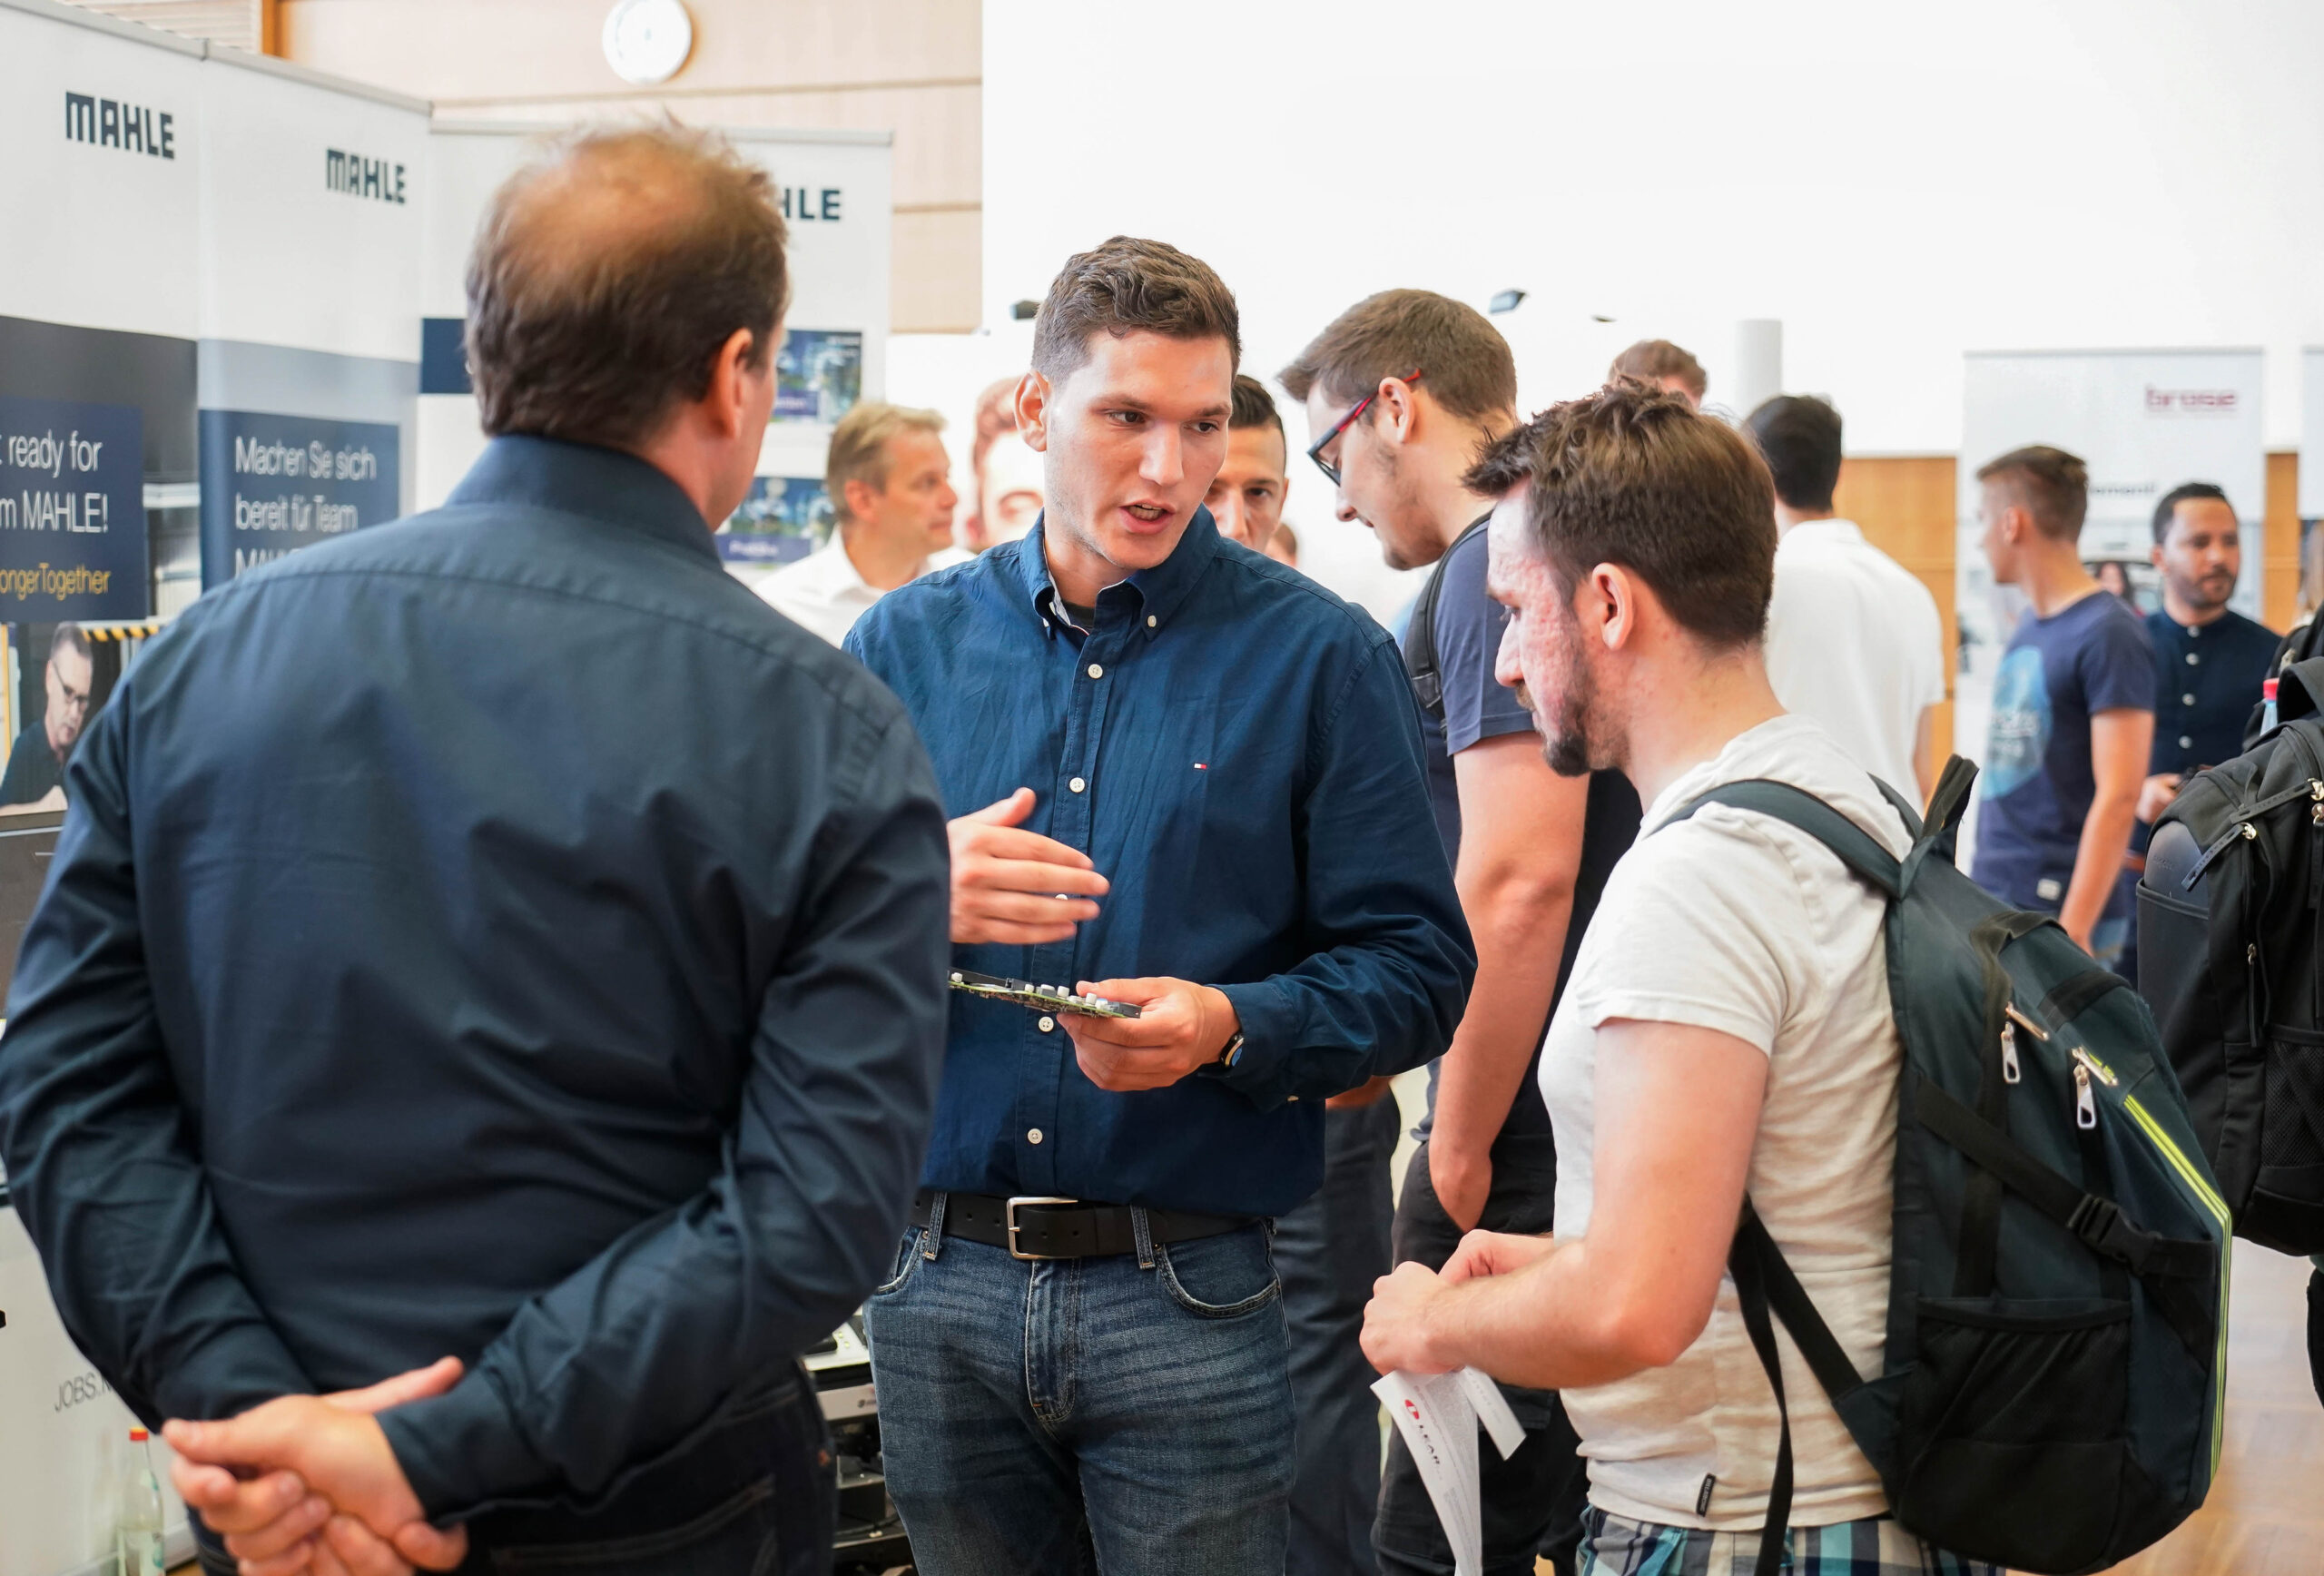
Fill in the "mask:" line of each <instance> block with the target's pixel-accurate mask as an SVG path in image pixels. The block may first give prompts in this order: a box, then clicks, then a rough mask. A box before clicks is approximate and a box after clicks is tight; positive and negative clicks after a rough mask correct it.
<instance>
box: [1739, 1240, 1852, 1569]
mask: <svg viewBox="0 0 2324 1576" xmlns="http://www.w3.org/2000/svg"><path fill="white" fill-rule="evenodd" d="M1727 1268H1728V1274H1729V1275H1731V1276H1734V1277H1735V1297H1736V1301H1737V1303H1738V1305H1740V1307H1741V1310H1742V1314H1743V1328H1744V1331H1745V1333H1746V1334H1748V1335H1749V1336H1750V1337H1751V1349H1752V1350H1753V1351H1755V1352H1757V1353H1758V1357H1759V1366H1760V1368H1761V1369H1762V1370H1763V1371H1764V1372H1765V1373H1766V1374H1767V1376H1768V1384H1771V1385H1773V1386H1774V1387H1775V1393H1776V1415H1777V1418H1778V1419H1779V1420H1780V1423H1779V1426H1780V1427H1781V1429H1782V1433H1781V1434H1780V1436H1779V1438H1778V1442H1777V1447H1776V1475H1775V1481H1774V1482H1773V1483H1771V1484H1770V1485H1769V1487H1768V1516H1767V1521H1766V1522H1765V1523H1764V1524H1763V1525H1762V1527H1761V1529H1760V1532H1759V1552H1758V1560H1757V1561H1756V1562H1755V1563H1754V1564H1753V1567H1752V1576H1777V1573H1778V1572H1779V1571H1781V1570H1782V1568H1783V1565H1784V1563H1785V1560H1784V1532H1785V1531H1786V1530H1787V1528H1788V1527H1789V1526H1790V1525H1791V1489H1792V1463H1791V1404H1790V1402H1789V1401H1788V1400H1787V1398H1786V1396H1785V1395H1784V1391H1783V1360H1782V1358H1781V1356H1780V1355H1779V1354H1777V1350H1776V1333H1775V1326H1774V1325H1773V1324H1772V1323H1771V1322H1770V1321H1769V1319H1768V1313H1769V1312H1770V1311H1772V1312H1773V1313H1774V1315H1775V1316H1776V1318H1777V1319H1780V1320H1782V1321H1783V1326H1784V1328H1785V1329H1787V1330H1788V1331H1790V1332H1791V1338H1792V1343H1793V1345H1797V1347H1798V1348H1799V1354H1800V1355H1801V1356H1803V1357H1805V1358H1807V1366H1808V1370H1809V1371H1810V1372H1811V1373H1813V1374H1815V1375H1816V1382H1817V1384H1820V1385H1822V1386H1823V1389H1824V1394H1826V1395H1827V1396H1829V1397H1830V1398H1831V1400H1832V1402H1833V1403H1834V1404H1835V1405H1836V1406H1837V1404H1838V1403H1839V1402H1840V1400H1841V1399H1842V1398H1843V1397H1844V1396H1846V1395H1847V1394H1850V1393H1851V1392H1853V1391H1856V1390H1858V1389H1861V1388H1862V1387H1863V1385H1864V1377H1863V1375H1861V1374H1858V1373H1857V1372H1856V1365H1855V1364H1853V1363H1851V1362H1849V1361H1848V1354H1847V1353H1846V1350H1844V1349H1843V1348H1842V1347H1841V1345H1840V1343H1839V1339H1838V1337H1837V1336H1836V1335H1833V1334H1832V1328H1831V1326H1830V1325H1827V1324H1826V1323H1825V1322H1824V1316H1823V1315H1821V1314H1819V1313H1817V1311H1816V1305H1815V1303H1814V1302H1812V1301H1810V1300H1809V1298H1808V1295H1807V1288H1806V1287H1805V1286H1802V1285H1800V1284H1799V1277H1798V1276H1796V1275H1794V1274H1792V1273H1791V1266H1789V1265H1788V1264H1786V1263H1785V1262H1784V1257H1783V1251H1782V1249H1780V1248H1778V1247H1777V1246H1776V1239H1775V1238H1774V1237H1772V1236H1768V1228H1767V1226H1766V1225H1765V1224H1764V1223H1763V1222H1762V1221H1761V1220H1760V1219H1759V1214H1758V1210H1756V1209H1754V1208H1752V1207H1751V1200H1750V1199H1749V1198H1748V1197H1746V1198H1745V1199H1744V1200H1743V1216H1742V1218H1741V1220H1739V1221H1738V1223H1737V1225H1736V1227H1735V1242H1734V1245H1733V1246H1731V1247H1729V1248H1728V1253H1727ZM1840 1421H1841V1422H1842V1423H1847V1414H1846V1413H1845V1412H1843V1413H1841V1416H1840ZM1849 1426H1850V1428H1851V1430H1853V1425H1852V1424H1850V1425H1849ZM1858 1447H1859V1448H1862V1442H1861V1441H1859V1442H1858ZM1868 1453H1869V1452H1867V1454H1868Z"/></svg>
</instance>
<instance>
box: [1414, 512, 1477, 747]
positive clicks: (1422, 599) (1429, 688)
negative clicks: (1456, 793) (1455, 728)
mask: <svg viewBox="0 0 2324 1576" xmlns="http://www.w3.org/2000/svg"><path fill="white" fill-rule="evenodd" d="M1491 523H1492V517H1491V516H1487V517H1485V518H1484V519H1482V520H1479V521H1477V522H1476V523H1475V524H1474V525H1472V526H1471V527H1469V528H1468V529H1467V530H1465V531H1462V533H1461V534H1460V535H1459V536H1457V537H1453V538H1452V546H1451V547H1447V548H1445V549H1444V556H1443V557H1441V558H1439V559H1437V560H1436V567H1435V568H1434V569H1433V570H1431V571H1430V572H1429V576H1428V584H1427V585H1425V586H1422V587H1421V590H1420V595H1419V596H1417V597H1415V598H1414V599H1413V616H1412V617H1411V618H1409V619H1407V620H1406V621H1405V623H1404V646H1403V650H1404V671H1405V672H1406V673H1407V674H1410V675H1412V681H1413V699H1414V700H1416V701H1418V702H1419V703H1420V709H1421V710H1422V711H1423V712H1426V713H1427V714H1429V715H1430V716H1432V717H1433V718H1435V719H1436V724H1437V726H1439V727H1443V725H1444V675H1443V672H1442V671H1441V670H1440V669H1439V668H1438V667H1437V665H1436V600H1437V598H1438V597H1439V596H1443V594H1444V574H1445V571H1446V570H1448V569H1450V568H1451V567H1452V555H1453V554H1455V553H1457V552H1459V551H1460V550H1461V546H1462V543H1464V542H1466V541H1467V540H1468V539H1469V538H1470V537H1473V536H1475V535H1476V534H1477V533H1478V532H1479V531H1482V530H1483V529H1484V528H1485V527H1486V526H1488V525H1490V524H1491Z"/></svg>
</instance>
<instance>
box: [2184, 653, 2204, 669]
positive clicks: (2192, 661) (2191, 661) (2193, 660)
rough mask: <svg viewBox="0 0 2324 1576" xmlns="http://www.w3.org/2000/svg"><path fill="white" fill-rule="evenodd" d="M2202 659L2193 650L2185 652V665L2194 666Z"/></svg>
mask: <svg viewBox="0 0 2324 1576" xmlns="http://www.w3.org/2000/svg"><path fill="white" fill-rule="evenodd" d="M2202 660H2203V659H2202V658H2201V657H2200V656H2197V655H2195V654H2194V653H2193V652H2189V653H2188V654H2187V665H2188V666H2189V667H2192V666H2194V665H2196V664H2197V663H2199V662H2201V661H2202Z"/></svg>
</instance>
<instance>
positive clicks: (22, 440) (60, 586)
mask: <svg viewBox="0 0 2324 1576" xmlns="http://www.w3.org/2000/svg"><path fill="white" fill-rule="evenodd" d="M143 425H144V424H143V417H141V416H140V414H139V413H138V411H137V409H136V408H135V407H134V406H128V405H91V404H83V403H77V402H74V401H68V400H61V399H8V398H0V618H15V617H25V616H32V617H44V618H82V619H122V618H143V617H144V616H145V615H146V614H147V613H148V612H149V611H150V600H151V596H152V591H151V581H150V579H149V576H148V574H147V565H146V557H145V555H146V527H145V504H144V460H143V440H144V431H143Z"/></svg>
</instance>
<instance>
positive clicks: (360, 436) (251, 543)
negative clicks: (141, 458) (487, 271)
mask: <svg viewBox="0 0 2324 1576" xmlns="http://www.w3.org/2000/svg"><path fill="white" fill-rule="evenodd" d="M201 128H202V129H201V137H202V251H201V257H202V267H201V283H202V319H201V321H202V333H201V339H202V355H201V402H202V429H201V441H202V587H203V588H204V589H207V588H208V587H210V586H218V585H222V584H223V583H225V582H226V581H228V580H230V579H231V578H233V576H236V575H238V574H241V573H242V572H243V571H244V570H246V569H249V568H251V567H252V566H256V565H259V564H263V563H266V562H269V561H270V560H272V559H275V558H279V557H282V556H283V555H284V554H285V553H289V552H293V551H296V550H297V549H298V548H300V547H310V546H312V545H313V544H315V543H317V542H322V541H328V540H330V538H331V537H335V536H340V535H342V534H344V533H346V532H348V531H351V530H357V529H359V528H360V527H364V526H370V525H379V524H382V523H384V522H385V521H388V520H390V519H393V518H395V517H397V516H398V515H399V514H401V513H403V512H405V511H404V505H405V501H406V500H407V499H409V498H410V497H412V496H413V491H414V487H413V480H414V474H415V466H416V460H415V458H414V457H415V455H416V452H417V448H418V445H417V437H418V433H417V421H418V415H419V406H418V401H419V343H418V342H417V335H416V333H415V330H416V329H417V327H418V321H419V269H418V267H417V263H418V260H419V244H420V229H421V215H422V213H423V212H424V205H425V203H426V201H427V186H426V181H427V167H428V105H427V103H425V102H424V101H422V100H419V99H410V98H404V97H401V96H399V95H398V94H389V93H383V92H378V91H374V90H369V89H365V88H362V87H359V86H357V85H356V84H348V83H343V82H340V81H339V80H338V79H336V78H330V77H324V76H321V75H320V74H317V73H313V72H309V71H305V70H301V69H300V68H299V67H296V66H291V65H286V64H283V63H282V62H280V61H275V60H268V59H261V58H260V57H258V56H255V55H248V54H239V53H235V52H231V51H226V50H215V51H212V53H211V55H210V57H209V58H208V59H206V60H205V61H203V62H202V123H201ZM163 611H164V612H167V611H172V609H170V608H164V609H163Z"/></svg>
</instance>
